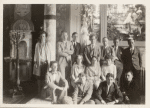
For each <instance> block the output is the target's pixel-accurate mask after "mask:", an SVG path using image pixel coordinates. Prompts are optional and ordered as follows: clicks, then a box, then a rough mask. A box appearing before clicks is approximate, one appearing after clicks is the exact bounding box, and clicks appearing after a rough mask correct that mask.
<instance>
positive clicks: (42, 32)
mask: <svg viewBox="0 0 150 108" xmlns="http://www.w3.org/2000/svg"><path fill="white" fill-rule="evenodd" d="M39 34H40V36H41V35H42V34H45V35H46V37H47V33H46V31H40V33H39Z"/></svg>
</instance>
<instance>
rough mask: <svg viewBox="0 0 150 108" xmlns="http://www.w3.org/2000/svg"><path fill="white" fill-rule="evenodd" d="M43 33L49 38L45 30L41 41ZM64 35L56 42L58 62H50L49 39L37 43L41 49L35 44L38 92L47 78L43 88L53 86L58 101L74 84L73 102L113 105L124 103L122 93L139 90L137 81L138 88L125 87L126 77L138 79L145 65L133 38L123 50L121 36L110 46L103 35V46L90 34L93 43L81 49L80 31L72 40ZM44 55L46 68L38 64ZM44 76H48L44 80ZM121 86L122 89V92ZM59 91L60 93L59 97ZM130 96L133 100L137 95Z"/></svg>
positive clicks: (63, 33) (51, 92)
mask: <svg viewBox="0 0 150 108" xmlns="http://www.w3.org/2000/svg"><path fill="white" fill-rule="evenodd" d="M43 35H45V37H46V33H45V32H42V33H41V35H40V37H41V40H43V38H42V37H43ZM61 37H62V41H61V42H58V44H57V51H58V52H57V53H58V55H59V57H58V58H59V60H58V63H57V62H56V61H54V62H51V63H50V60H49V58H50V49H48V44H46V42H45V46H43V44H42V43H41V42H38V43H37V45H39V48H37V45H36V49H35V58H34V62H35V67H36V68H35V69H34V73H33V74H34V75H36V76H37V79H38V87H39V93H40V92H41V84H40V83H39V81H41V82H43V81H45V82H46V83H45V84H43V85H44V89H47V88H48V89H50V90H49V91H50V92H49V93H50V96H52V97H53V101H54V102H56V100H57V99H56V98H58V100H59V102H60V101H62V100H65V99H62V98H63V97H64V96H66V95H67V89H68V88H69V89H71V87H72V88H73V91H74V92H73V96H72V100H73V101H72V102H73V103H79V104H83V103H85V104H86V103H89V104H93V103H96V104H99V103H102V104H105V103H108V104H113V103H121V102H122V100H123V94H127V93H128V94H129V93H130V94H131V95H132V92H134V91H136V89H137V88H138V85H137V84H134V85H135V86H136V85H137V87H135V88H136V89H135V88H132V87H129V85H130V84H132V83H129V85H127V86H128V89H126V88H127V87H125V86H126V85H125V84H126V83H125V80H126V81H127V82H131V81H132V79H133V78H134V81H135V82H138V81H139V69H141V68H142V60H141V55H140V54H141V53H140V51H139V50H138V48H136V47H134V39H129V40H128V44H129V48H127V49H123V48H122V47H120V46H119V42H120V40H119V38H115V39H114V46H109V45H108V38H107V37H104V38H103V46H100V43H99V42H98V41H97V37H96V36H95V35H91V36H90V41H91V44H90V45H87V46H86V47H85V48H84V50H81V45H80V43H78V42H77V38H78V34H77V33H76V32H74V33H73V34H72V38H73V40H72V41H71V42H70V41H68V40H67V38H68V35H67V32H65V31H64V32H62V35H61ZM44 39H45V38H44ZM43 42H44V41H43ZM46 48H47V49H46ZM43 50H45V51H43ZM46 50H49V51H46ZM131 50H132V52H131ZM37 55H38V57H39V58H40V59H39V58H38V57H37ZM43 58H45V61H44V63H45V67H44V66H43V65H41V64H38V63H39V61H40V63H43ZM49 63H50V64H51V66H50V64H49ZM46 66H47V67H46ZM49 66H50V67H49ZM37 67H40V68H37ZM57 68H58V70H59V71H58V70H57ZM44 69H45V70H44ZM142 69H143V68H142ZM37 70H38V71H37ZM37 73H39V74H37ZM127 73H129V75H128V74H127ZM43 76H46V78H45V79H44V77H43ZM125 76H128V77H125ZM133 76H134V77H133ZM125 78H126V79H125ZM121 79H122V80H121ZM132 86H133V85H132ZM124 87H125V88H124ZM56 89H57V90H58V92H56ZM120 89H121V90H123V93H121V91H120ZM126 92H127V93H126ZM109 93H110V94H109ZM56 94H59V95H58V97H57V96H56ZM108 94H109V95H108ZM129 97H130V95H129ZM129 97H128V98H129ZM131 97H132V99H133V98H134V97H136V96H131ZM126 98H127V96H126ZM90 99H91V100H90Z"/></svg>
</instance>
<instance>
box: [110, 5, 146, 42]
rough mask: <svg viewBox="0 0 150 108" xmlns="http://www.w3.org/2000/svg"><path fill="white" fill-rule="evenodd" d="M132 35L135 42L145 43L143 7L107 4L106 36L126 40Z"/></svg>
mask: <svg viewBox="0 0 150 108" xmlns="http://www.w3.org/2000/svg"><path fill="white" fill-rule="evenodd" d="M129 34H132V35H133V36H134V38H135V39H136V40H137V41H145V6H144V5H142V4H137V5H136V4H108V5H107V35H108V38H109V40H112V39H113V38H114V37H115V36H118V37H120V39H121V40H123V41H124V40H126V39H127V38H128V35H129Z"/></svg>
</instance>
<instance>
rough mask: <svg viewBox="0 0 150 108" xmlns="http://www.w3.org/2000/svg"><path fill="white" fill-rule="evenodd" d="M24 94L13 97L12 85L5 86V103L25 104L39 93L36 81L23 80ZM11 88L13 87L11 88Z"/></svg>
mask: <svg viewBox="0 0 150 108" xmlns="http://www.w3.org/2000/svg"><path fill="white" fill-rule="evenodd" d="M21 86H22V88H23V93H24V96H22V97H17V98H12V95H11V94H12V93H11V92H12V90H13V89H12V87H5V89H4V90H3V103H4V104H25V103H27V102H28V101H29V100H31V99H32V98H34V97H35V96H36V95H37V85H36V82H33V81H29V82H22V83H21ZM10 88H11V89H10Z"/></svg>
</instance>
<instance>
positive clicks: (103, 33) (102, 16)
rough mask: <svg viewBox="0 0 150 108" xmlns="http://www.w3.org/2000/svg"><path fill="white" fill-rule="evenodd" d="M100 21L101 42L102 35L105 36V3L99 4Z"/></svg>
mask: <svg viewBox="0 0 150 108" xmlns="http://www.w3.org/2000/svg"><path fill="white" fill-rule="evenodd" d="M100 18H101V19H100V22H101V27H100V31H101V33H100V34H101V38H100V42H102V38H103V37H107V4H102V5H100Z"/></svg>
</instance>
